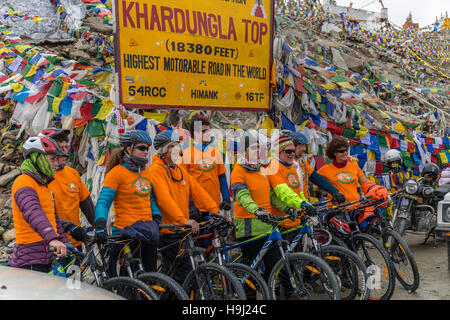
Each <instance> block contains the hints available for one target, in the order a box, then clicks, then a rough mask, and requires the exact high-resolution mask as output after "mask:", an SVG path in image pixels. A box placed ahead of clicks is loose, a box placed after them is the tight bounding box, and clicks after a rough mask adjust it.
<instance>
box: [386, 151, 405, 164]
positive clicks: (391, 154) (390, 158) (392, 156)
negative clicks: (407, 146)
mask: <svg viewBox="0 0 450 320" xmlns="http://www.w3.org/2000/svg"><path fill="white" fill-rule="evenodd" d="M394 161H400V162H402V154H401V152H400V151H398V150H396V149H391V150H389V151H388V152H386V153H385V155H384V162H386V163H391V162H394Z"/></svg>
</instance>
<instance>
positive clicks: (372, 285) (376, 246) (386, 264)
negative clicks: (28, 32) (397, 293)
mask: <svg viewBox="0 0 450 320" xmlns="http://www.w3.org/2000/svg"><path fill="white" fill-rule="evenodd" d="M352 238H353V242H352V244H351V245H353V248H352V250H353V251H354V252H355V253H356V254H357V255H358V256H359V257H360V258H361V259H362V261H363V262H364V264H365V265H366V267H367V273H368V274H369V289H370V295H369V299H370V300H389V299H390V298H391V296H392V294H393V293H394V289H395V275H394V268H393V266H392V261H391V259H390V258H389V254H388V252H387V251H386V250H385V249H384V248H383V245H382V244H381V243H380V242H379V241H378V240H377V239H376V238H374V237H373V236H371V235H369V234H366V233H358V234H355V235H353V237H352Z"/></svg>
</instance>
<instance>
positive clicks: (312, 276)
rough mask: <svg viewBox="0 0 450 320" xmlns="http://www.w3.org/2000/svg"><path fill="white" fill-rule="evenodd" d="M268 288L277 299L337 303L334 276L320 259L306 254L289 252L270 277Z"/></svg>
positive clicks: (337, 293) (336, 283)
mask: <svg viewBox="0 0 450 320" xmlns="http://www.w3.org/2000/svg"><path fill="white" fill-rule="evenodd" d="M269 289H270V291H271V292H270V293H271V295H272V298H273V299H277V300H282V299H286V300H299V299H300V300H329V299H332V300H339V299H340V294H339V291H340V288H339V282H338V278H337V276H336V274H335V273H334V272H333V270H332V269H331V267H330V266H329V265H328V264H327V263H326V262H325V261H324V260H322V259H321V258H319V257H316V256H314V255H312V254H309V253H304V252H298V253H297V252H296V253H288V254H287V255H286V258H285V259H282V260H280V261H278V262H277V264H276V265H275V266H274V267H273V269H272V272H271V273H270V277H269Z"/></svg>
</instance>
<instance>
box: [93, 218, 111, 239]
mask: <svg viewBox="0 0 450 320" xmlns="http://www.w3.org/2000/svg"><path fill="white" fill-rule="evenodd" d="M106 241H108V233H107V232H106V220H105V219H98V220H97V221H96V222H95V242H97V243H106Z"/></svg>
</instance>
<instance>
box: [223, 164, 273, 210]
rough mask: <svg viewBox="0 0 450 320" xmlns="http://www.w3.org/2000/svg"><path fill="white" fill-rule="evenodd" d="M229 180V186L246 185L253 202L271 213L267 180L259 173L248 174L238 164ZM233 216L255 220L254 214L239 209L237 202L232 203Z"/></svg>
mask: <svg viewBox="0 0 450 320" xmlns="http://www.w3.org/2000/svg"><path fill="white" fill-rule="evenodd" d="M230 180H231V181H230V183H231V185H233V184H234V183H245V184H247V186H248V188H249V191H250V196H251V197H252V199H253V201H255V202H256V203H257V204H258V205H259V206H260V207H261V208H263V209H265V210H267V211H268V212H272V205H271V203H270V183H269V179H268V178H267V176H265V175H263V174H262V173H261V171H256V172H250V171H247V170H245V168H244V167H242V166H241V165H240V164H236V165H235V166H234V168H233V171H232V172H231V176H230ZM234 216H235V217H236V218H255V215H254V214H252V213H250V212H248V211H247V210H245V209H244V208H243V207H241V206H240V205H239V204H238V203H237V201H235V202H234Z"/></svg>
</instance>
